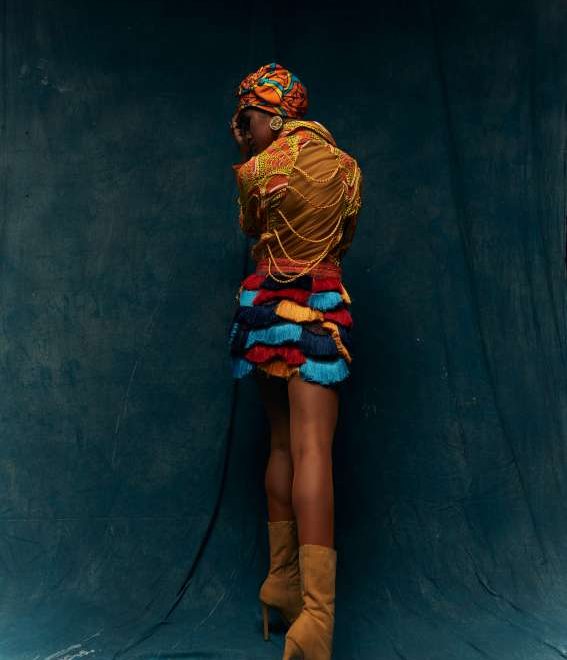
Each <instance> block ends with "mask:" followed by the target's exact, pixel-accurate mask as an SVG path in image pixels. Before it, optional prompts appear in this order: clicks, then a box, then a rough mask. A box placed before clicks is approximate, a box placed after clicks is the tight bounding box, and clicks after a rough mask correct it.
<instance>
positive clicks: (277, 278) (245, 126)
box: [229, 62, 362, 660]
mask: <svg viewBox="0 0 567 660" xmlns="http://www.w3.org/2000/svg"><path fill="white" fill-rule="evenodd" d="M237 97H238V106H237V110H236V112H235V114H234V115H233V118H232V121H231V130H232V131H233V135H234V137H235V140H236V142H237V144H238V145H239V147H240V150H241V154H242V157H243V162H241V163H238V164H236V165H233V169H234V172H235V175H236V180H237V183H238V191H239V197H238V203H239V207H240V208H239V216H238V221H239V223H240V227H241V229H242V231H243V232H245V233H246V234H247V235H249V236H252V237H254V238H256V239H257V240H256V241H255V243H254V245H253V246H252V249H251V254H252V257H253V258H254V260H255V261H256V267H255V270H254V272H253V273H251V274H249V275H248V276H247V277H245V278H244V280H242V282H241V283H240V287H239V289H238V293H237V296H236V298H237V301H238V305H237V308H236V310H235V313H234V317H233V319H232V323H231V326H230V332H229V346H230V353H231V358H232V372H233V376H234V377H235V378H242V377H244V376H247V375H248V374H254V376H255V377H256V380H257V383H258V385H259V389H260V395H261V398H262V401H263V403H264V407H265V410H266V414H267V416H268V419H269V423H270V457H269V460H268V464H267V468H266V476H265V486H266V494H267V500H268V516H269V519H268V533H269V545H270V570H269V572H268V575H267V577H266V579H265V580H264V581H263V582H262V585H261V586H260V589H259V593H258V596H259V599H260V602H261V604H262V617H263V626H264V639H268V637H269V608H272V609H276V610H277V611H278V612H279V613H280V615H281V616H282V617H283V619H284V620H285V621H286V622H287V624H288V625H289V629H288V631H287V633H286V636H285V647H284V652H283V660H298V659H302V660H331V655H332V647H333V630H334V612H335V573H336V560H337V553H336V549H335V548H334V519H333V515H334V499H333V498H334V495H333V471H332V452H331V448H332V443H333V436H334V432H335V427H336V423H337V416H338V400H339V394H338V389H337V386H338V385H339V384H340V383H342V382H343V381H344V380H345V379H346V378H347V377H348V376H349V374H350V369H349V365H350V364H351V363H352V341H351V329H352V326H353V320H352V316H351V313H350V307H351V299H350V296H349V294H348V292H347V290H346V288H345V286H344V285H343V281H342V266H341V259H342V257H343V256H344V254H345V253H346V251H347V250H348V248H349V247H350V244H351V242H352V240H353V236H354V233H355V228H356V221H357V215H358V212H359V210H360V207H361V197H360V193H361V183H362V177H361V173H360V168H359V166H358V163H357V162H356V160H355V159H354V158H353V157H352V156H350V155H349V154H347V153H346V152H345V151H343V150H342V149H340V148H339V147H338V146H337V144H336V142H335V139H334V137H333V136H332V134H331V133H330V131H329V130H328V129H327V128H326V127H325V126H323V125H322V124H321V123H319V122H317V121H312V120H306V119H305V118H304V115H305V113H306V111H307V91H306V89H305V87H304V86H303V85H302V83H301V82H300V81H299V79H298V78H297V77H296V76H295V75H294V74H292V73H291V72H290V71H289V70H287V69H284V68H283V67H281V66H280V65H279V64H276V63H275V62H272V63H270V64H267V65H265V66H263V67H260V69H258V71H255V72H253V73H251V74H249V75H248V76H247V77H246V78H244V80H243V81H242V82H241V83H240V85H239V87H238V91H237Z"/></svg>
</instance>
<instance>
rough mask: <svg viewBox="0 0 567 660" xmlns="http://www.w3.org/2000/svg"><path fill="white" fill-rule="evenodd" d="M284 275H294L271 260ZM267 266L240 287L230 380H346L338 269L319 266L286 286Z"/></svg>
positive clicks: (344, 313)
mask: <svg viewBox="0 0 567 660" xmlns="http://www.w3.org/2000/svg"><path fill="white" fill-rule="evenodd" d="M276 262H277V265H278V267H279V269H280V270H281V271H283V272H284V273H286V274H287V273H289V274H290V275H293V274H294V270H295V273H297V272H298V267H297V265H296V264H294V263H293V262H291V261H290V260H288V259H283V258H278V259H276ZM271 272H272V273H273V275H274V277H272V276H271V275H270V274H269V273H268V262H267V260H266V259H262V260H260V261H258V262H257V264H256V270H255V272H254V273H252V274H251V275H249V276H248V277H246V278H244V280H242V282H241V283H240V287H239V289H238V293H237V295H236V299H237V302H238V307H237V308H236V311H235V313H234V316H233V319H232V322H231V324H230V329H229V333H228V334H229V337H228V344H229V350H230V358H231V362H232V374H233V377H234V378H243V377H244V376H247V375H248V374H250V373H253V372H254V371H257V370H260V371H263V372H265V373H266V374H268V375H270V376H277V377H280V378H285V379H286V380H289V379H290V378H291V377H292V376H293V375H295V374H299V376H300V378H302V379H303V380H306V381H311V382H314V383H319V384H320V385H325V386H333V385H336V384H338V383H340V382H341V381H343V380H345V378H347V377H348V376H349V375H350V368H349V365H350V364H351V362H352V357H351V352H352V346H351V330H352V327H353V319H352V316H351V313H350V305H351V299H350V296H349V294H348V292H347V291H346V289H345V287H344V286H343V283H342V276H341V267H340V266H338V265H335V264H334V263H331V262H321V263H320V264H318V265H317V266H315V267H314V268H313V269H311V270H310V271H309V273H308V274H304V275H301V276H299V277H298V278H296V279H295V280H293V281H292V282H289V283H287V282H279V281H278V280H280V279H285V275H282V274H281V273H280V272H279V271H274V268H273V266H272V268H271Z"/></svg>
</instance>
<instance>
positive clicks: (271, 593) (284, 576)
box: [258, 519, 303, 640]
mask: <svg viewBox="0 0 567 660" xmlns="http://www.w3.org/2000/svg"><path fill="white" fill-rule="evenodd" d="M268 538H269V546H270V570H269V572H268V575H267V577H266V579H265V580H264V582H263V583H262V585H261V587H260V590H259V593H258V597H259V599H260V602H261V603H262V619H263V622H264V639H265V640H267V639H269V636H270V635H269V630H268V623H269V619H268V612H269V610H268V607H271V608H272V609H275V610H276V612H277V613H278V614H279V615H280V617H281V618H282V619H283V621H284V622H285V624H286V625H287V626H288V627H289V626H291V624H292V623H293V622H294V621H295V619H297V617H298V616H299V614H300V613H301V610H302V608H303V598H302V596H301V584H300V578H299V548H298V539H297V525H296V521H295V519H293V520H278V521H275V522H273V521H268Z"/></svg>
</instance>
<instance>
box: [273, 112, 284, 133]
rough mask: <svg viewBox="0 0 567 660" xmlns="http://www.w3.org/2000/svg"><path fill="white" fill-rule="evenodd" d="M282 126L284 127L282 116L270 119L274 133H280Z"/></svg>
mask: <svg viewBox="0 0 567 660" xmlns="http://www.w3.org/2000/svg"><path fill="white" fill-rule="evenodd" d="M282 126H283V119H282V118H281V117H280V115H274V116H273V117H272V118H271V119H270V128H271V129H272V130H273V131H279V130H280V128H281V127H282Z"/></svg>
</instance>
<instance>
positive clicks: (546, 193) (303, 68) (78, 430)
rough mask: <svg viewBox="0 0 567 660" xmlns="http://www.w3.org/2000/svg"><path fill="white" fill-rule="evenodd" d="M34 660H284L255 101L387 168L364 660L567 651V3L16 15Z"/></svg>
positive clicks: (3, 368)
mask: <svg viewBox="0 0 567 660" xmlns="http://www.w3.org/2000/svg"><path fill="white" fill-rule="evenodd" d="M0 8H1V12H2V13H1V30H2V33H1V35H2V36H1V38H2V48H1V67H2V68H1V114H2V117H1V121H2V125H1V136H0V148H1V154H0V167H1V177H0V204H1V207H0V208H1V234H0V268H1V271H0V304H1V315H0V328H1V334H0V383H1V403H0V430H1V435H0V442H1V445H0V446H1V453H0V660H47V659H48V658H49V660H74V659H75V658H82V657H85V658H89V659H90V658H92V659H95V658H96V659H97V660H99V659H112V660H116V659H118V658H121V659H122V658H124V659H127V658H128V659H140V660H141V659H144V660H157V659H158V658H159V659H160V660H167V659H173V658H195V659H204V658H210V659H213V658H214V659H215V660H216V659H219V660H220V659H223V660H225V659H226V660H264V659H265V660H277V659H278V658H280V657H281V652H282V648H283V630H280V631H279V632H276V633H274V634H273V636H272V638H271V640H270V642H268V643H267V642H264V641H263V638H262V634H261V618H260V608H259V604H258V601H257V590H258V587H259V584H260V581H261V580H262V579H263V577H264V575H265V572H266V570H267V531H266V503H265V498H264V491H263V470H264V466H265V461H266V458H267V450H268V444H267V435H266V434H267V428H266V424H265V420H264V418H263V413H262V409H261V407H260V403H259V400H258V398H257V392H256V389H255V383H254V382H253V381H242V382H240V383H238V384H235V383H233V381H232V380H231V376H230V373H229V363H228V354H227V345H226V339H227V336H226V333H227V328H228V324H229V321H230V319H231V316H232V313H233V306H234V304H235V300H234V295H235V292H236V289H237V286H238V283H239V281H240V279H241V278H242V277H243V276H244V275H245V274H247V273H248V272H250V270H251V268H252V266H253V264H252V262H251V260H250V257H249V255H248V251H249V248H250V242H249V239H247V238H246V237H245V236H244V235H242V234H241V233H240V231H239V229H238V224H237V216H236V186H235V182H234V178H233V172H232V169H231V164H232V163H234V162H237V160H238V154H237V150H236V147H235V145H234V144H233V142H232V139H231V136H230V134H229V130H228V120H229V118H230V115H231V113H232V110H233V106H234V97H233V93H234V88H235V86H236V85H237V83H238V82H239V81H240V79H241V78H242V77H243V76H244V75H245V74H247V73H249V72H250V71H252V70H254V69H256V68H257V67H259V66H260V65H262V64H265V63H267V62H270V61H273V60H275V61H278V62H280V63H282V64H283V65H284V66H287V67H289V68H291V69H292V70H293V71H295V72H296V73H297V74H298V75H299V76H300V78H301V79H302V80H303V81H304V82H305V84H306V85H307V87H308V89H309V93H310V98H311V110H310V113H309V115H308V117H309V118H311V119H317V120H319V121H321V122H323V123H324V124H325V125H327V126H328V128H329V129H330V130H331V131H332V132H333V133H334V135H335V137H336V139H337V141H338V143H339V145H340V146H342V147H343V148H344V149H346V150H347V151H349V152H350V153H352V154H353V155H354V156H355V157H356V158H357V159H358V160H359V162H360V164H361V167H362V169H363V173H364V177H365V178H364V207H363V211H362V213H361V216H360V219H359V228H358V233H357V235H356V237H355V241H354V243H353V246H352V248H351V251H350V252H349V253H348V255H347V257H346V258H345V261H344V264H343V265H344V279H345V284H346V286H347V288H348V290H349V292H350V294H351V297H352V301H353V308H352V311H353V314H354V318H355V328H354V331H353V333H354V335H353V336H354V340H355V349H354V357H355V359H354V363H353V373H352V378H351V379H350V381H348V386H347V387H345V389H344V391H343V396H342V399H341V417H340V422H339V428H338V430H337V435H336V438H335V444H334V458H335V460H334V474H335V501H336V547H337V556H338V573H337V610H336V613H337V616H336V629H335V654H334V658H335V659H336V660H457V659H458V660H481V659H483V658H484V659H492V660H553V659H555V658H558V657H563V658H564V657H567V625H566V624H567V550H566V549H567V480H566V476H567V436H566V431H567V386H566V385H567V383H566V342H565V339H566V331H567V323H566V295H565V285H566V278H565V263H564V253H565V228H564V217H565V212H566V201H565V199H566V197H565V190H566V188H565V184H566V174H565V162H566V158H565V155H566V149H565V145H566V141H565V134H566V130H565V127H566V124H565V120H566V96H567V94H566V92H567V49H566V47H565V35H566V34H567V5H566V4H565V3H564V2H563V1H562V0H543V1H542V2H535V0H532V1H531V2H529V1H522V0H520V1H518V0H514V1H512V0H493V1H488V0H480V1H478V0H474V1H473V0H454V1H451V2H449V1H448V0H421V1H419V0H414V1H411V0H405V1H401V2H400V0H385V1H384V2H379V3H374V4H371V3H368V4H361V3H359V2H356V1H351V2H345V3H344V4H342V5H339V4H338V3H323V2H317V3H316V2H311V1H310V0H308V1H307V2H301V3H300V2H291V3H288V2H286V3H284V2H281V3H272V4H270V3H267V2H264V3H260V2H256V3H255V2H249V3H245V2H241V3H238V2H237V3H230V4H229V3H226V2H222V1H221V0H209V1H208V2H202V3H190V2H186V3H182V2H173V1H171V2H167V1H166V0H163V1H161V2H158V1H157V0H156V1H149V0H137V1H134V0H113V2H107V3H105V2H95V1H94V0H87V1H83V2H80V1H79V2H78V1H71V0H50V2H45V1H43V0H1V1H0Z"/></svg>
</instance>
